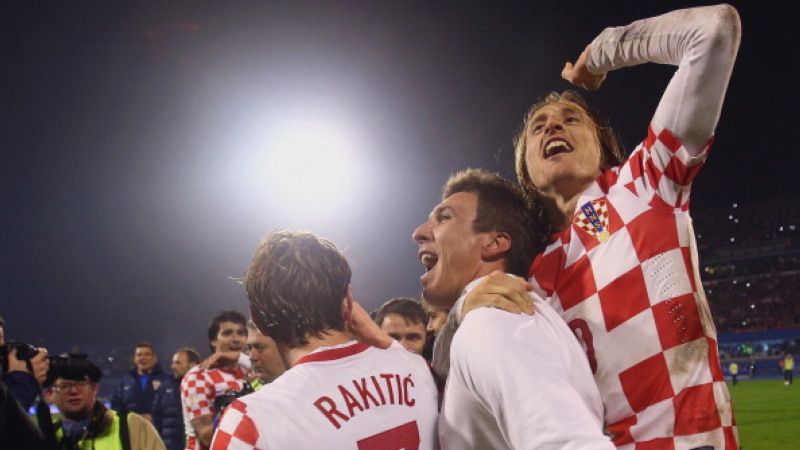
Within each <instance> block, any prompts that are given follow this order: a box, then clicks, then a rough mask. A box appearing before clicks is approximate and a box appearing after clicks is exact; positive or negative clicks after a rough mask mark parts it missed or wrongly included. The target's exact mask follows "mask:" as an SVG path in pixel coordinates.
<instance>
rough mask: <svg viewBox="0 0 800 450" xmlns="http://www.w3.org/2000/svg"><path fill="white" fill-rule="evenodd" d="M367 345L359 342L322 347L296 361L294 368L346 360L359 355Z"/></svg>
mask: <svg viewBox="0 0 800 450" xmlns="http://www.w3.org/2000/svg"><path fill="white" fill-rule="evenodd" d="M368 348H369V345H367V344H362V343H361V342H355V341H351V342H348V343H346V344H344V345H342V346H338V347H323V348H320V349H317V350H314V351H313V352H311V353H309V354H307V355H305V356H303V357H302V358H300V359H298V360H297V362H296V363H295V366H298V365H300V364H304V363H311V362H321V361H333V360H336V359H342V358H347V357H348V356H353V355H355V354H358V353H361V352H363V351H364V350H366V349H368Z"/></svg>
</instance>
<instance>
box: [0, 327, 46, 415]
mask: <svg viewBox="0 0 800 450" xmlns="http://www.w3.org/2000/svg"><path fill="white" fill-rule="evenodd" d="M4 326H5V321H4V320H3V318H2V317H0V364H2V370H3V373H2V374H0V378H2V381H3V384H5V385H6V387H7V388H8V390H9V392H10V393H11V395H12V396H13V397H14V398H15V399H16V400H17V402H19V404H20V406H21V407H22V409H24V410H28V409H29V408H30V407H31V406H32V405H33V403H34V401H35V400H36V396H37V395H39V384H41V383H43V382H44V380H45V378H46V377H47V369H48V367H49V364H50V360H49V359H48V357H47V349H45V348H36V347H34V346H32V345H28V344H23V343H20V342H8V343H6V342H5V330H4Z"/></svg>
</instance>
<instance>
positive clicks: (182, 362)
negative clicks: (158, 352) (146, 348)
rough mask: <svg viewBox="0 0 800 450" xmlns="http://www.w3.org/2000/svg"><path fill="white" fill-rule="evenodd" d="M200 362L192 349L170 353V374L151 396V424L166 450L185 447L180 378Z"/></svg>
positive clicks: (176, 449)
mask: <svg viewBox="0 0 800 450" xmlns="http://www.w3.org/2000/svg"><path fill="white" fill-rule="evenodd" d="M199 363H200V355H198V354H197V352H196V351H195V350H194V349H191V348H181V349H179V350H178V351H176V352H175V353H174V354H173V355H172V365H171V366H170V369H171V370H172V376H171V377H168V378H167V379H166V380H164V382H163V383H161V386H160V387H159V388H158V389H157V390H156V393H155V395H154V396H153V408H152V411H153V413H152V414H153V426H154V427H156V430H158V434H159V436H161V439H163V440H164V445H165V446H166V447H167V450H181V449H184V448H186V432H185V430H184V422H183V403H181V380H182V379H183V376H184V375H186V372H188V371H189V369H191V368H192V367H194V366H196V365H198V364H199Z"/></svg>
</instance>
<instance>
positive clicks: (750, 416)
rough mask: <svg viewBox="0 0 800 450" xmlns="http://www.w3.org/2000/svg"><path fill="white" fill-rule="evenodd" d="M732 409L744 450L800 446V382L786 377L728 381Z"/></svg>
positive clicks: (793, 448) (778, 449)
mask: <svg viewBox="0 0 800 450" xmlns="http://www.w3.org/2000/svg"><path fill="white" fill-rule="evenodd" d="M728 389H729V390H730V392H731V397H732V399H733V413H734V415H735V417H736V423H737V425H738V426H739V443H740V444H741V447H742V449H741V450H797V449H798V448H800V434H798V431H800V383H798V380H795V383H794V384H792V385H789V386H785V385H784V384H783V379H777V378H774V379H763V380H759V379H756V380H743V381H740V382H739V384H737V385H736V386H731V384H730V383H728Z"/></svg>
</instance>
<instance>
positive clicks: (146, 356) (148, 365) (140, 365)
mask: <svg viewBox="0 0 800 450" xmlns="http://www.w3.org/2000/svg"><path fill="white" fill-rule="evenodd" d="M157 360H158V359H157V358H156V354H155V352H154V351H153V349H152V348H150V347H145V346H142V347H136V351H135V353H134V354H133V364H134V365H135V366H136V371H137V372H138V373H140V374H142V373H150V371H151V370H153V367H154V366H155V365H156V361H157Z"/></svg>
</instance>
